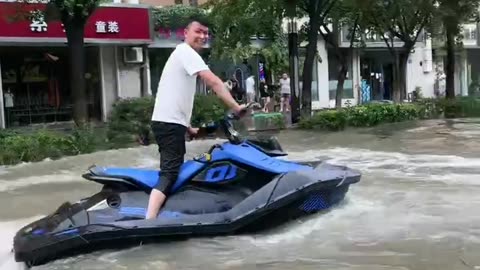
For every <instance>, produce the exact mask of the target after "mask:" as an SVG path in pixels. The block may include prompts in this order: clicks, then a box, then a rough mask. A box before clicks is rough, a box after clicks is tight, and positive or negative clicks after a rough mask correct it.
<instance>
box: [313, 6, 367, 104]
mask: <svg viewBox="0 0 480 270" xmlns="http://www.w3.org/2000/svg"><path fill="white" fill-rule="evenodd" d="M355 1H356V0H339V1H337V2H336V3H335V4H334V6H333V8H332V10H331V12H330V16H329V17H330V19H331V22H332V24H331V25H332V26H333V27H332V30H333V31H332V30H331V29H330V27H329V21H327V20H324V21H323V22H322V25H321V31H320V34H321V35H322V37H323V39H324V40H325V41H326V43H327V44H328V45H330V46H331V47H332V48H333V49H334V51H335V57H336V58H337V60H338V62H339V65H338V67H337V68H338V76H337V90H336V96H335V107H336V108H341V107H342V98H343V90H344V83H345V80H346V78H347V73H348V59H350V58H351V56H352V53H353V48H354V45H355V44H356V43H357V42H358V41H360V38H361V37H359V36H360V35H359V32H360V31H361V25H360V22H362V19H361V15H362V13H361V12H360V11H359V10H358V9H357V8H356V5H355ZM342 27H345V28H347V29H348V32H349V34H348V38H349V43H350V44H349V47H348V48H347V49H345V48H343V47H342V46H341V37H340V36H339V34H340V33H341V31H340V30H341V28H342Z"/></svg>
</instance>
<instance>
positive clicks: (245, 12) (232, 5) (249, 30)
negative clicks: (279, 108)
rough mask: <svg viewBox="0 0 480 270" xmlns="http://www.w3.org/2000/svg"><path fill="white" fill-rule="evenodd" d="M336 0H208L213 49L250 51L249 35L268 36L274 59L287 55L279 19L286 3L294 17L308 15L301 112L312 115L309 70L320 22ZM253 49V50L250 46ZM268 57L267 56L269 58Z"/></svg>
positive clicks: (247, 52) (225, 53)
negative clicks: (212, 31) (294, 13)
mask: <svg viewBox="0 0 480 270" xmlns="http://www.w3.org/2000/svg"><path fill="white" fill-rule="evenodd" d="M336 1H337V0H211V1H210V2H209V3H208V5H207V6H208V7H209V8H211V13H210V15H211V18H212V23H213V24H214V29H215V30H214V43H213V47H214V52H216V53H217V55H229V54H230V55H233V54H238V53H239V52H240V54H241V55H242V57H245V56H247V55H248V54H249V53H251V52H252V49H251V45H252V40H251V38H252V37H256V38H267V39H268V40H269V43H268V44H269V45H267V46H270V48H275V50H273V51H276V52H277V53H275V54H274V55H275V58H276V59H282V57H285V58H283V59H286V58H287V57H286V55H285V54H284V53H285V50H284V48H285V43H284V41H285V36H284V34H283V28H282V22H283V19H284V18H286V17H287V10H289V6H291V5H293V6H294V7H295V8H296V9H297V14H298V15H297V17H298V16H299V15H302V14H303V15H305V16H306V17H308V23H307V25H306V33H307V34H306V41H307V42H308V44H307V49H306V56H305V62H304V66H303V74H304V76H303V91H302V115H303V116H304V117H310V115H311V107H312V100H311V91H312V72H313V64H314V61H315V56H316V53H317V40H318V35H319V31H320V26H321V25H322V23H323V21H324V20H325V19H326V17H327V15H328V12H329V11H330V10H331V9H332V7H333V4H334V3H335V2H336ZM253 51H255V50H253ZM268 60H269V59H267V61H268Z"/></svg>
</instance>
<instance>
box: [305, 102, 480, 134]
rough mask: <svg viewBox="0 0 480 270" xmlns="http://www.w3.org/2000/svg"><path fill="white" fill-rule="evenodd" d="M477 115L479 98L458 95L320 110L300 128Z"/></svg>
mask: <svg viewBox="0 0 480 270" xmlns="http://www.w3.org/2000/svg"><path fill="white" fill-rule="evenodd" d="M442 116H444V117H445V118H460V117H480V99H478V98H471V97H461V98H456V99H453V100H450V99H421V100H419V101H418V102H416V103H409V104H369V105H364V106H355V107H349V108H342V109H339V110H323V111H320V112H318V113H316V114H314V115H313V116H312V117H311V118H308V119H302V121H300V123H299V127H300V128H303V129H314V128H315V129H324V130H331V131H336V130H343V129H344V128H346V127H371V126H376V125H379V124H383V123H395V122H402V121H410V120H420V119H434V118H439V117H442Z"/></svg>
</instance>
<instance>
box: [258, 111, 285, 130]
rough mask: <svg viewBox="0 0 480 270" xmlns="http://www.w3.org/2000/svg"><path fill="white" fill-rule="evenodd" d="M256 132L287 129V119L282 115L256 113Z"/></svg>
mask: <svg viewBox="0 0 480 270" xmlns="http://www.w3.org/2000/svg"><path fill="white" fill-rule="evenodd" d="M253 122H254V124H255V130H256V131H261V130H272V129H283V128H285V117H284V115H283V114H282V113H256V114H254V115H253Z"/></svg>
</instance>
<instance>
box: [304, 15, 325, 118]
mask: <svg viewBox="0 0 480 270" xmlns="http://www.w3.org/2000/svg"><path fill="white" fill-rule="evenodd" d="M309 19H310V29H309V31H308V35H307V36H308V37H307V39H308V45H307V51H306V55H305V63H304V65H303V90H302V109H301V114H302V117H304V118H305V117H306V118H308V117H310V116H311V115H312V79H313V78H312V75H313V74H312V73H313V63H314V61H315V55H316V52H317V41H318V32H319V29H320V21H319V20H320V19H319V18H318V16H317V15H313V16H312V15H310V18H309Z"/></svg>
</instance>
